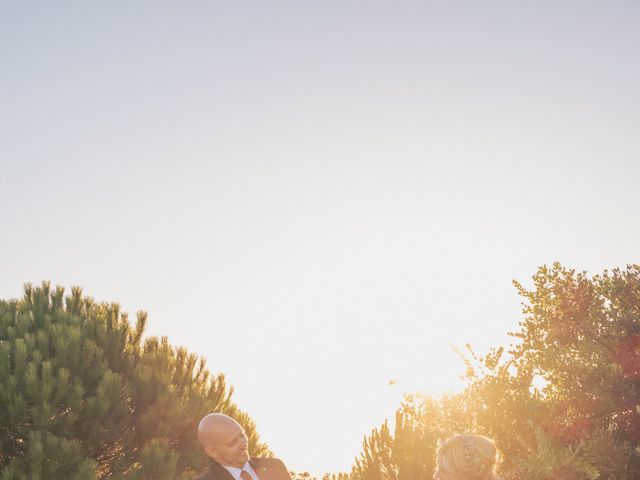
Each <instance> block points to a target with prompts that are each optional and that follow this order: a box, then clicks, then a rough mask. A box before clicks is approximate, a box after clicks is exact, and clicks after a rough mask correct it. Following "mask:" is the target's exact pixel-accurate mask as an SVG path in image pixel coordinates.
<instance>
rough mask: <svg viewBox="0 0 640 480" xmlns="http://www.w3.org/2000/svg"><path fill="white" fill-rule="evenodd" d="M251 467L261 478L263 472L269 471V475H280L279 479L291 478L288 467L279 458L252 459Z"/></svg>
mask: <svg viewBox="0 0 640 480" xmlns="http://www.w3.org/2000/svg"><path fill="white" fill-rule="evenodd" d="M251 466H252V467H253V468H254V470H256V473H257V474H258V476H260V473H261V472H265V471H268V472H269V473H274V474H279V475H278V477H279V478H286V479H288V478H290V477H289V472H288V470H287V467H286V466H285V464H284V462H283V461H282V460H280V459H279V458H273V457H263V458H252V459H251Z"/></svg>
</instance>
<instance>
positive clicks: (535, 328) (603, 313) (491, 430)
mask: <svg viewBox="0 0 640 480" xmlns="http://www.w3.org/2000/svg"><path fill="white" fill-rule="evenodd" d="M514 284H515V286H516V288H517V290H518V292H519V294H520V295H521V296H522V297H523V299H524V303H523V306H524V307H523V315H524V318H523V320H522V321H521V322H520V329H519V330H518V331H517V332H514V333H512V335H513V337H514V338H515V339H516V344H515V346H513V347H512V348H511V349H510V350H509V351H505V350H504V349H503V348H498V349H494V350H491V351H490V352H489V353H488V354H486V355H485V356H478V355H476V354H475V353H474V352H473V351H472V350H471V347H470V346H467V350H468V356H466V357H465V358H464V360H465V362H466V365H467V387H466V389H465V390H464V391H463V392H461V393H459V394H457V395H450V396H444V397H441V398H438V399H434V398H418V397H408V398H407V401H406V402H405V403H403V404H402V405H401V406H400V408H399V409H398V415H399V418H400V420H398V419H396V423H398V421H400V422H401V423H402V424H403V425H404V424H405V423H406V420H405V418H408V419H410V421H411V425H412V426H411V428H409V429H408V430H404V427H403V430H401V431H397V427H396V433H395V435H391V434H390V433H389V427H388V425H387V424H384V425H383V426H382V427H381V428H379V429H377V430H374V431H373V432H372V433H371V435H370V436H369V437H368V438H366V439H365V442H364V445H363V452H362V454H361V456H360V458H358V459H357V460H356V463H355V465H354V467H353V470H352V473H351V478H352V480H382V479H399V480H400V479H404V478H410V477H409V476H407V475H405V474H404V473H403V472H404V471H411V472H412V473H411V475H413V476H412V477H411V478H431V475H432V474H433V470H434V458H433V457H434V449H435V445H436V439H437V438H442V437H446V436H448V435H450V434H452V433H454V432H476V433H481V434H485V435H488V436H490V437H492V438H494V439H495V440H496V443H497V444H498V446H499V448H500V450H501V451H502V452H503V455H504V463H503V465H502V474H503V476H504V477H506V478H508V479H514V480H515V479H518V480H556V479H557V480H559V479H563V480H595V479H598V480H631V479H634V478H640V455H638V451H640V267H638V266H628V267H627V268H626V270H619V269H615V270H613V271H611V272H608V271H605V272H604V273H603V274H601V275H595V276H593V277H589V276H587V274H586V273H584V272H580V273H577V272H575V271H574V270H568V269H565V268H563V267H562V266H561V265H560V264H558V263H556V264H554V265H553V266H552V267H551V268H548V267H541V268H540V269H538V271H537V273H536V274H535V275H534V276H533V289H532V290H527V289H526V288H524V287H523V286H522V285H521V284H520V283H518V282H514ZM407 435H408V436H409V437H410V438H411V440H410V441H409V440H407V439H406V438H405V437H406V436H407ZM425 453H426V454H427V456H428V458H425V457H424V455H425Z"/></svg>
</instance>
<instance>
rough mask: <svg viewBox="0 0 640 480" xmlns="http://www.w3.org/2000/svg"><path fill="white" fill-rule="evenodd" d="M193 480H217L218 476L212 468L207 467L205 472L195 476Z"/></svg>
mask: <svg viewBox="0 0 640 480" xmlns="http://www.w3.org/2000/svg"><path fill="white" fill-rule="evenodd" d="M193 480H216V476H215V475H214V473H213V471H212V470H211V468H207V469H206V470H205V471H204V472H202V473H200V475H198V476H197V477H194V479H193Z"/></svg>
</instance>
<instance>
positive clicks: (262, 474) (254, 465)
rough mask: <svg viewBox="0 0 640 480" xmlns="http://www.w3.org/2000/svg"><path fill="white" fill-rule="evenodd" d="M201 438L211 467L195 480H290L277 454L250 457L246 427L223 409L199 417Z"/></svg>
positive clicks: (199, 437)
mask: <svg viewBox="0 0 640 480" xmlns="http://www.w3.org/2000/svg"><path fill="white" fill-rule="evenodd" d="M198 440H199V441H200V445H202V448H203V449H204V451H205V453H206V454H207V455H208V456H209V458H210V459H211V465H209V469H208V470H207V471H205V472H203V473H201V474H200V475H198V477H197V478H196V479H195V480H291V477H290V476H289V472H288V471H287V467H285V466H284V463H282V461H281V460H278V459H277V458H249V451H248V446H249V445H248V439H247V435H246V434H245V432H244V428H242V425H240V424H239V423H238V422H236V421H235V420H234V419H233V418H231V417H229V416H227V415H224V414H222V413H210V414H209V415H207V416H205V417H204V418H203V419H202V420H200V424H199V425H198Z"/></svg>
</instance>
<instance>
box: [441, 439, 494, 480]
mask: <svg viewBox="0 0 640 480" xmlns="http://www.w3.org/2000/svg"><path fill="white" fill-rule="evenodd" d="M436 454H437V468H436V472H435V473H434V475H433V478H434V479H435V480H491V479H494V478H496V477H495V469H496V463H497V461H498V449H497V448H496V446H495V444H494V443H493V440H491V439H490V438H487V437H483V436H482V435H454V436H453V437H450V438H448V439H447V440H446V441H445V442H444V443H442V444H440V446H439V447H438V450H437V452H436Z"/></svg>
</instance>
